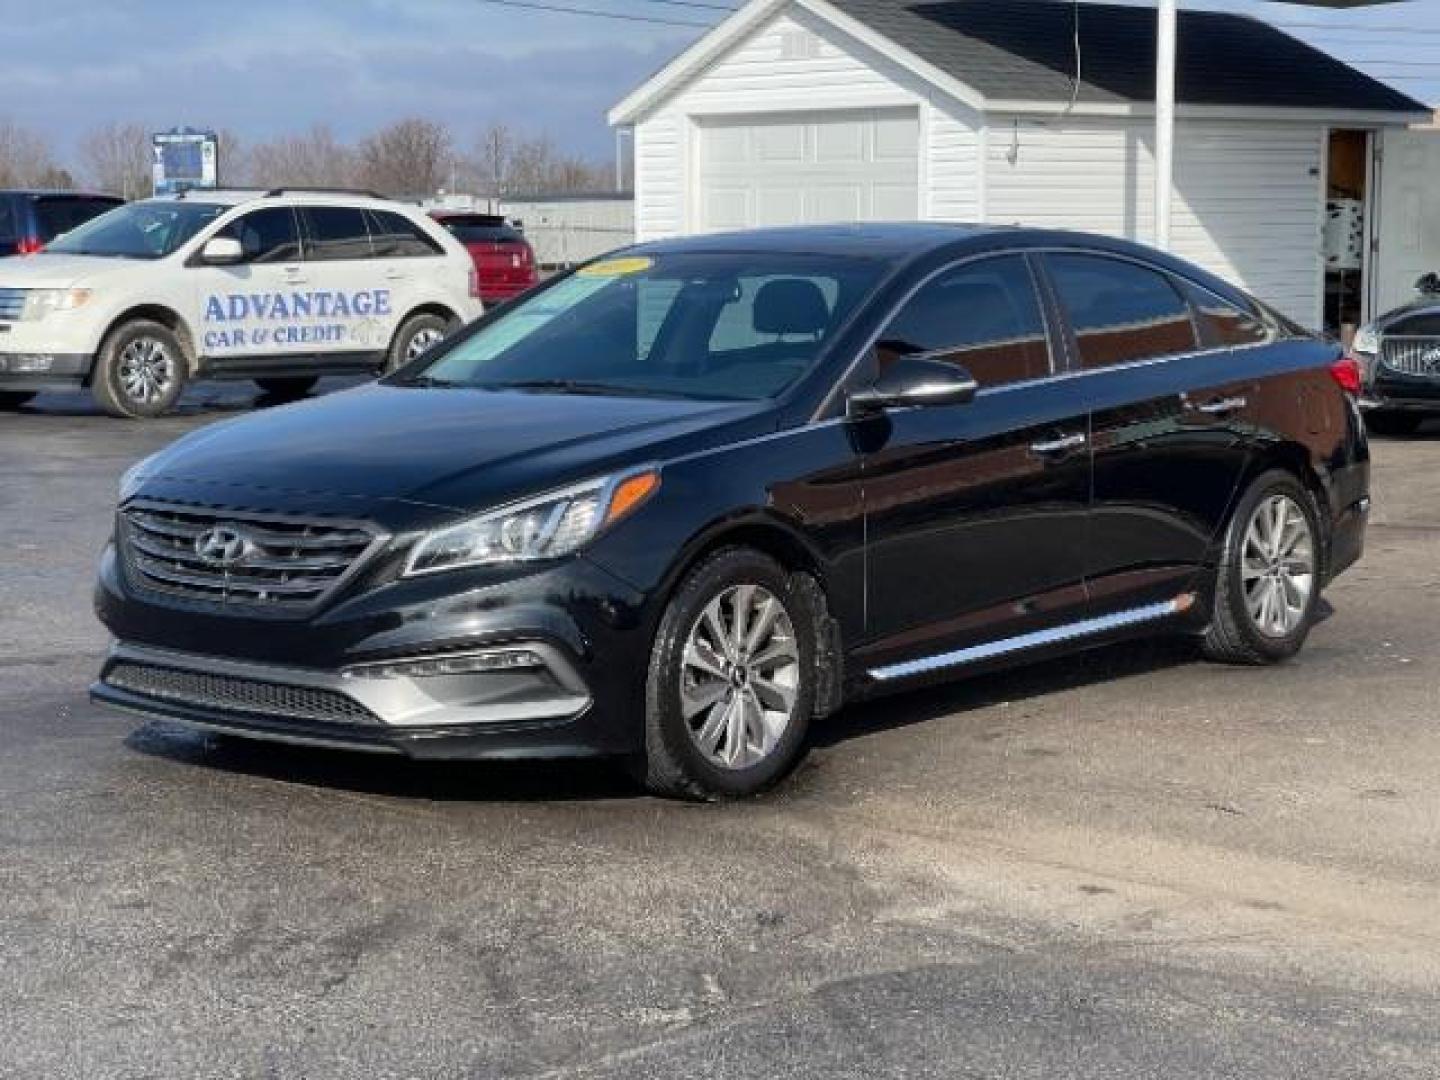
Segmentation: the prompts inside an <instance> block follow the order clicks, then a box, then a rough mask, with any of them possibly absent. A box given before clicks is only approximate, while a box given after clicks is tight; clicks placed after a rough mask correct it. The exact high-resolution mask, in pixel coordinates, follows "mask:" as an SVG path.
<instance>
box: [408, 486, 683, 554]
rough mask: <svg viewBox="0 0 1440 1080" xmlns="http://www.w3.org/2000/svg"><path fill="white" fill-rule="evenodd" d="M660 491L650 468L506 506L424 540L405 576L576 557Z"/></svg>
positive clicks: (415, 552) (431, 534)
mask: <svg viewBox="0 0 1440 1080" xmlns="http://www.w3.org/2000/svg"><path fill="white" fill-rule="evenodd" d="M659 487H660V473H659V472H658V471H656V470H654V469H645V470H643V471H640V472H628V473H621V474H619V475H617V476H607V477H604V478H602V479H599V480H592V481H589V482H588V483H584V484H577V485H575V486H574V487H571V488H566V489H564V490H563V491H553V492H551V493H550V494H548V495H541V496H538V497H537V498H534V499H527V500H525V501H524V502H518V503H511V504H510V505H509V506H502V507H501V508H500V509H498V510H491V511H489V512H487V513H484V514H481V515H479V516H478V517H473V518H470V519H469V520H468V521H462V522H461V523H460V524H459V525H451V526H449V527H448V528H444V529H439V530H437V531H435V532H432V533H429V534H428V535H426V536H424V537H422V538H421V540H420V542H419V543H418V544H416V545H415V549H414V550H413V551H412V552H411V553H410V558H409V559H408V560H407V561H406V563H405V576H406V577H413V576H415V575H417V574H430V573H434V572H435V571H437V570H453V569H455V568H457V567H461V566H499V565H504V564H507V563H517V562H534V561H536V560H539V559H558V558H560V557H561V556H563V555H570V554H572V553H573V552H576V551H579V550H580V548H582V547H584V546H585V544H587V543H589V542H590V540H591V539H593V538H594V537H595V535H596V534H597V533H599V532H600V530H601V529H604V528H605V527H607V526H609V525H613V524H614V523H615V522H617V521H619V520H620V519H621V518H623V517H625V516H626V515H627V514H629V513H630V512H631V511H633V510H635V509H637V508H638V507H639V506H640V505H641V504H642V503H643V502H645V500H647V499H648V498H650V496H651V495H653V494H655V492H656V491H657V490H658V489H659Z"/></svg>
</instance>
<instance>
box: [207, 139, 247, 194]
mask: <svg viewBox="0 0 1440 1080" xmlns="http://www.w3.org/2000/svg"><path fill="white" fill-rule="evenodd" d="M215 156H216V158H217V159H218V160H217V162H216V182H217V183H219V185H220V186H221V187H242V186H244V185H245V184H247V183H249V182H250V154H249V152H248V151H247V150H246V148H245V144H244V143H243V142H242V141H241V139H240V136H238V135H236V134H235V132H233V131H231V130H230V129H229V128H221V129H220V130H219V131H217V132H215Z"/></svg>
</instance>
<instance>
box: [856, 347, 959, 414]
mask: <svg viewBox="0 0 1440 1080" xmlns="http://www.w3.org/2000/svg"><path fill="white" fill-rule="evenodd" d="M979 388H980V387H979V384H978V383H976V382H975V379H974V378H973V377H972V376H971V374H970V373H969V372H968V371H966V370H965V369H964V368H963V367H961V366H960V365H958V364H947V363H945V362H943V361H941V360H937V359H935V354H933V353H917V354H915V355H914V356H903V357H901V358H900V359H898V360H896V361H895V362H894V363H892V364H891V365H890V366H889V367H887V368H886V369H885V372H884V374H882V375H881V376H880V378H878V379H876V380H875V384H874V385H873V386H870V387H868V388H867V389H864V390H857V391H855V392H854V393H852V394H851V395H850V397H849V399H848V400H847V401H846V403H845V404H846V412H847V414H848V415H849V416H850V417H851V418H859V417H862V416H873V415H874V414H876V413H880V412H885V411H887V410H889V409H914V408H925V407H934V406H944V405H964V404H966V403H967V402H970V401H974V400H975V392H976V391H977V390H979Z"/></svg>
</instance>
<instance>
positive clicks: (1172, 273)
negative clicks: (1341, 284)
mask: <svg viewBox="0 0 1440 1080" xmlns="http://www.w3.org/2000/svg"><path fill="white" fill-rule="evenodd" d="M1054 254H1063V255H1095V256H1099V257H1101V258H1110V259H1118V260H1120V261H1121V262H1128V263H1134V264H1135V265H1136V266H1140V267H1143V268H1144V269H1146V270H1150V271H1152V272H1154V273H1157V274H1161V275H1163V276H1165V277H1168V278H1176V279H1178V280H1180V281H1183V282H1185V283H1186V284H1187V285H1190V286H1193V287H1194V288H1196V289H1199V290H1201V291H1202V292H1206V293H1209V294H1210V295H1211V296H1213V297H1215V299H1217V300H1219V301H1221V302H1223V303H1226V304H1231V305H1232V306H1233V304H1234V301H1233V300H1230V299H1228V298H1226V297H1224V296H1221V295H1220V294H1219V293H1217V292H1216V291H1215V290H1214V289H1212V288H1210V287H1209V286H1207V285H1203V284H1201V283H1200V282H1198V281H1196V280H1195V279H1194V278H1192V277H1190V276H1189V275H1188V274H1184V273H1181V272H1180V271H1178V270H1170V269H1168V268H1166V267H1163V266H1160V265H1158V264H1156V263H1153V262H1148V261H1146V260H1145V259H1143V258H1140V257H1139V256H1136V255H1131V254H1129V253H1128V252H1118V251H1107V250H1105V249H1103V248H1092V247H1082V246H1080V245H1078V244H1076V245H1065V244H1046V245H1042V246H1036V247H1014V248H996V249H992V250H989V251H982V252H977V253H975V254H973V255H966V256H963V257H962V258H959V259H956V260H954V261H953V262H948V263H946V264H945V265H943V266H940V267H937V268H936V269H935V270H933V271H931V272H930V273H929V274H927V275H926V276H925V277H923V278H921V279H920V280H919V281H918V282H916V283H915V284H914V285H913V286H912V287H911V288H910V289H909V290H908V291H907V292H906V293H905V295H904V296H902V297H900V298H899V299H898V300H897V301H896V302H895V303H894V304H892V305H891V307H890V310H889V311H888V312H887V313H886V315H885V318H884V320H883V321H882V322H881V324H880V328H879V329H878V330H876V331H875V333H874V334H872V335H871V336H870V337H869V338H868V339H867V340H866V342H865V344H864V345H863V346H862V347H861V348H860V350H859V351H858V352H857V353H856V355H855V356H854V357H853V358H852V359H851V361H850V363H849V364H847V365H846V367H845V370H844V371H843V372H842V373H841V374H840V377H839V378H838V379H836V380H835V384H834V385H833V386H832V387H831V388H830V390H829V392H827V393H826V394H825V396H824V397H823V398H821V400H820V404H819V406H818V407H817V408H816V409H815V411H814V412H813V413H812V414H811V416H810V420H809V421H808V423H810V424H816V423H822V422H825V421H826V420H829V419H834V418H833V417H827V416H826V415H825V414H826V413H827V412H829V411H830V410H831V408H832V407H833V405H834V401H835V399H836V398H837V397H838V396H839V395H840V394H841V392H842V389H843V387H844V386H845V384H846V382H848V381H849V379H850V376H851V375H853V374H854V373H855V369H856V368H858V367H859V366H860V363H861V361H863V360H864V359H865V357H866V356H868V355H869V354H870V351H871V350H872V349H874V348H875V346H876V345H877V344H878V343H879V341H880V338H881V336H882V335H883V334H884V333H885V330H886V329H887V328H888V327H889V326H890V324H891V323H892V322H893V321H894V320H895V317H896V316H897V315H898V314H899V313H900V310H901V309H902V308H903V307H904V306H905V305H906V304H908V303H909V302H910V301H911V300H912V299H913V298H914V296H915V294H916V293H918V292H919V291H920V290H921V289H923V288H925V286H927V285H929V284H930V282H932V281H934V280H935V279H936V278H937V277H939V276H940V275H941V274H946V273H949V272H950V271H952V270H955V269H958V268H959V267H962V266H966V265H968V264H969V263H973V262H979V261H981V260H982V259H993V258H997V257H1001V256H1005V255H1019V256H1022V257H1024V256H1026V255H1054ZM1026 261H1027V263H1029V260H1028V259H1027V260H1026ZM1030 274H1031V278H1032V280H1034V279H1035V275H1036V270H1035V267H1034V266H1033V265H1031V266H1030ZM1035 284H1036V290H1037V299H1039V300H1040V301H1041V307H1042V309H1043V307H1044V300H1045V296H1044V294H1042V293H1040V292H1039V289H1040V282H1039V281H1038V280H1037V281H1036V282H1035ZM1051 299H1052V300H1053V302H1054V303H1055V304H1056V305H1057V307H1058V308H1059V310H1060V314H1061V315H1062V316H1063V315H1064V314H1065V312H1064V309H1063V307H1060V298H1059V297H1058V296H1052V297H1051ZM1180 299H1181V300H1182V301H1184V302H1185V306H1186V308H1187V309H1188V310H1190V322H1191V326H1192V327H1194V323H1195V314H1194V309H1193V307H1192V305H1191V304H1190V301H1189V300H1188V299H1187V298H1186V297H1184V296H1181V297H1180ZM1257 317H1258V316H1257ZM1267 325H1268V321H1267ZM1200 338H1201V335H1200V332H1199V329H1198V327H1196V328H1195V341H1196V344H1197V345H1198V344H1199V342H1200ZM1046 340H1047V343H1048V347H1049V350H1050V354H1051V368H1052V373H1051V374H1050V375H1047V376H1042V377H1041V378H1038V379H1026V380H1024V381H1022V382H1013V383H1005V384H1004V385H1003V386H993V387H982V388H981V389H980V391H979V392H978V393H977V394H976V397H983V396H986V395H989V394H995V393H1004V392H1007V391H1012V390H1019V389H1023V388H1027V387H1032V386H1043V385H1045V384H1046V383H1051V382H1056V381H1059V380H1061V379H1070V378H1074V377H1076V376H1082V375H1104V374H1108V373H1110V372H1112V371H1127V370H1131V369H1133V368H1140V367H1151V366H1154V365H1156V364H1161V363H1167V362H1169V361H1171V360H1189V359H1192V358H1194V357H1200V356H1214V355H1216V354H1217V353H1224V352H1239V351H1241V350H1247V349H1263V348H1267V347H1269V346H1270V345H1273V344H1275V342H1274V341H1265V342H1254V343H1252V344H1249V345H1216V346H1212V347H1210V348H1197V349H1194V350H1192V351H1190V352H1181V353H1167V354H1165V355H1164V356H1151V357H1145V358H1144V359H1141V360H1132V361H1129V362H1127V363H1124V364H1113V365H1111V366H1109V367H1102V368H1087V369H1080V368H1069V369H1067V370H1065V371H1060V372H1055V371H1053V368H1054V364H1055V355H1054V354H1055V346H1054V343H1053V342H1049V333H1048V326H1047V333H1046ZM1276 340H1278V338H1277V339H1276ZM1062 344H1063V343H1062Z"/></svg>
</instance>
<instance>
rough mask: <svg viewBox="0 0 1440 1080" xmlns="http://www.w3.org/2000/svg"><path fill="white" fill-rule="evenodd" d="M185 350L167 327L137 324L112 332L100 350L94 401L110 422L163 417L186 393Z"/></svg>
mask: <svg viewBox="0 0 1440 1080" xmlns="http://www.w3.org/2000/svg"><path fill="white" fill-rule="evenodd" d="M188 373H189V368H188V361H187V360H186V357H185V350H184V348H183V347H182V346H181V344H180V339H179V338H177V337H176V336H175V334H174V332H173V331H172V330H171V329H170V328H169V327H168V326H165V325H163V324H162V323H158V322H152V321H150V320H149V319H136V320H135V321H134V322H128V323H125V324H124V325H123V326H121V327H119V328H118V329H116V330H114V331H112V332H111V334H110V336H109V337H107V338H106V339H105V342H104V344H102V345H101V346H100V357H99V360H98V362H97V363H96V365H95V379H94V384H93V385H92V387H91V391H92V393H94V395H95V401H96V403H97V404H98V405H99V406H100V408H102V409H104V410H105V411H106V412H107V413H109V414H110V415H111V416H120V417H127V418H131V419H136V418H146V419H148V418H150V417H154V416H161V415H163V414H164V413H166V412H169V411H170V408H171V407H172V406H173V405H174V404H175V402H176V401H177V400H178V399H179V397H180V395H181V393H182V392H184V390H185V381H186V377H187V375H188Z"/></svg>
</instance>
